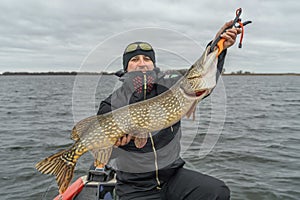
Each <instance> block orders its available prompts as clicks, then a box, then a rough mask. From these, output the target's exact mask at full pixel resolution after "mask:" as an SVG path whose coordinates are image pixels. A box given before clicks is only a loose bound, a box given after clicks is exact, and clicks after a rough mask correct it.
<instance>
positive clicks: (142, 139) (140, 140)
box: [134, 133, 148, 149]
mask: <svg viewBox="0 0 300 200" xmlns="http://www.w3.org/2000/svg"><path fill="white" fill-rule="evenodd" d="M147 139H148V133H140V134H138V135H137V136H135V138H134V144H135V146H136V148H138V149H141V148H143V147H144V146H145V145H146V143H147Z"/></svg>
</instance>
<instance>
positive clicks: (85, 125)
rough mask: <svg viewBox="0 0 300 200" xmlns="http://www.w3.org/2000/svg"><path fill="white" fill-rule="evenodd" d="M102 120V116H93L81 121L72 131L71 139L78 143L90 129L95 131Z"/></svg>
mask: <svg viewBox="0 0 300 200" xmlns="http://www.w3.org/2000/svg"><path fill="white" fill-rule="evenodd" d="M102 118H103V117H102V115H93V116H91V117H88V118H85V119H83V120H81V121H79V122H78V123H77V124H76V125H75V126H74V127H73V129H72V133H71V139H72V140H75V141H77V140H79V139H80V138H82V137H83V136H84V135H85V134H86V133H88V132H89V129H93V128H94V127H95V126H96V125H95V124H97V123H99V122H100V121H101V120H102Z"/></svg>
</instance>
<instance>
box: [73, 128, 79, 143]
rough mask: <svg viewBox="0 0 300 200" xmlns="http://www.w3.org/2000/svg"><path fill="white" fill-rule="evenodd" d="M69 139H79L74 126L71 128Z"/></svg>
mask: <svg viewBox="0 0 300 200" xmlns="http://www.w3.org/2000/svg"><path fill="white" fill-rule="evenodd" d="M71 139H72V140H75V141H77V140H79V139H80V138H79V134H78V132H77V130H76V127H74V128H73V129H72V133H71Z"/></svg>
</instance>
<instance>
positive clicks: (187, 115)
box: [186, 101, 198, 121]
mask: <svg viewBox="0 0 300 200" xmlns="http://www.w3.org/2000/svg"><path fill="white" fill-rule="evenodd" d="M197 104H198V101H194V103H193V105H192V106H191V108H190V109H189V111H188V112H187V113H186V117H187V118H188V119H189V118H190V117H191V115H192V114H193V121H195V119H196V115H195V114H196V108H197Z"/></svg>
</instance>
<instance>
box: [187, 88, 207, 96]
mask: <svg viewBox="0 0 300 200" xmlns="http://www.w3.org/2000/svg"><path fill="white" fill-rule="evenodd" d="M206 91H207V90H199V91H195V92H188V91H184V93H185V95H187V96H188V97H200V96H201V95H203V94H204V93H206Z"/></svg>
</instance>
